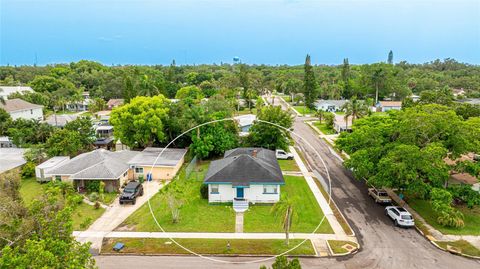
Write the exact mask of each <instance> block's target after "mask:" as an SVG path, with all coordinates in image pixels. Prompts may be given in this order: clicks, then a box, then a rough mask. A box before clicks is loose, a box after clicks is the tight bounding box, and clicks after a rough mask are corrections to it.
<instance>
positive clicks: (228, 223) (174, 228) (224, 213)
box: [117, 162, 235, 232]
mask: <svg viewBox="0 0 480 269" xmlns="http://www.w3.org/2000/svg"><path fill="white" fill-rule="evenodd" d="M208 165H209V162H203V163H201V164H199V165H198V166H197V168H198V169H199V172H197V173H198V174H197V175H195V173H192V174H191V175H190V177H189V179H185V169H184V168H182V171H181V172H180V175H179V179H177V180H174V181H173V182H172V183H170V184H169V185H167V186H166V187H165V189H164V191H160V192H159V193H158V194H156V195H155V196H153V197H152V199H151V200H150V202H151V205H152V208H153V212H154V213H155V216H156V218H157V220H158V221H159V223H160V224H161V225H162V227H163V228H164V229H165V230H166V231H169V232H179V231H182V232H234V231H235V212H234V211H233V208H232V206H231V204H218V205H209V204H208V200H207V199H202V198H201V196H200V186H201V185H202V182H203V178H204V175H205V173H206V172H207V169H208ZM177 181H179V182H177ZM182 181H183V182H185V181H186V184H180V183H182ZM176 185H179V186H180V185H181V192H182V193H183V194H184V195H183V196H184V202H183V205H182V206H181V208H180V219H179V221H178V222H177V223H173V222H172V214H171V211H170V209H169V207H168V205H167V203H166V200H165V197H166V195H165V194H166V192H171V191H173V189H175V187H176ZM125 227H127V228H128V229H133V230H134V231H143V232H153V231H159V228H158V227H157V225H156V224H155V222H154V220H153V217H152V216H151V214H150V210H149V208H148V204H144V205H143V206H142V207H140V208H139V209H138V210H137V211H135V212H134V213H133V214H132V215H130V216H129V217H128V218H127V219H126V220H125V221H124V223H122V224H121V225H120V226H119V228H117V229H120V230H121V229H122V228H125Z"/></svg>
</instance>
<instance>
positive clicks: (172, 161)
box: [128, 147, 187, 179]
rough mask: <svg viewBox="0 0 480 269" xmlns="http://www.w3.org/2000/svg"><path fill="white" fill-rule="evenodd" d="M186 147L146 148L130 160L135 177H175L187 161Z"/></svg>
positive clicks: (133, 176)
mask: <svg viewBox="0 0 480 269" xmlns="http://www.w3.org/2000/svg"><path fill="white" fill-rule="evenodd" d="M186 153H187V150H186V149H175V148H171V149H170V148H167V149H164V148H153V147H149V148H145V149H144V150H143V151H142V152H140V153H139V154H137V155H136V156H134V157H133V158H132V159H131V160H129V162H128V164H129V166H130V168H131V169H132V172H133V175H132V178H133V179H139V178H145V179H173V177H175V175H176V174H177V172H178V170H180V168H181V167H182V165H183V163H184V161H185V154H186Z"/></svg>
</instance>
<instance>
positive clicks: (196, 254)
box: [147, 118, 332, 264]
mask: <svg viewBox="0 0 480 269" xmlns="http://www.w3.org/2000/svg"><path fill="white" fill-rule="evenodd" d="M224 121H234V122H236V119H234V118H225V119H219V120H213V121H209V122H205V123H202V124H199V125H197V126H195V127H192V128H190V129H188V130H186V131H185V132H183V133H181V134H179V135H178V136H177V137H175V138H174V139H173V140H172V141H170V142H169V143H168V144H167V145H166V146H165V147H164V148H163V149H162V151H161V152H160V154H158V156H157V157H156V158H155V161H154V162H153V164H152V166H151V167H150V171H149V173H152V171H153V167H154V166H155V164H156V163H157V161H158V159H159V158H160V156H162V154H163V152H164V151H165V150H166V149H167V148H168V147H169V146H170V145H171V144H172V143H173V142H175V141H176V140H177V139H178V138H180V137H182V136H183V135H185V134H187V133H189V132H191V131H193V130H195V129H197V128H200V127H202V126H205V125H208V124H211V123H216V122H224ZM255 122H262V123H267V124H270V125H272V126H275V127H277V128H280V129H282V130H284V131H287V132H289V133H291V134H294V135H295V136H297V137H298V138H300V139H301V140H303V142H305V143H306V144H307V146H309V147H310V148H311V149H312V150H313V151H314V152H315V154H316V155H317V156H318V158H320V160H321V161H322V164H323V166H324V167H325V171H326V174H327V178H328V187H329V188H328V205H329V206H330V203H331V197H332V196H331V193H332V184H331V179H330V173H329V172H328V168H327V165H326V163H325V161H324V160H323V158H322V156H321V155H320V154H319V153H318V151H317V150H316V149H315V148H314V147H313V146H312V145H311V144H310V143H309V142H308V141H307V140H306V139H304V138H303V137H302V136H300V135H298V134H297V133H295V132H294V131H292V130H289V129H287V128H285V127H283V126H281V125H278V124H276V123H273V122H269V121H264V120H259V119H256V120H255ZM147 185H148V184H147ZM165 186H166V185H165ZM165 186H164V187H165ZM322 195H323V194H322ZM151 198H153V196H152V197H150V199H151ZM150 199H148V200H147V204H148V208H149V210H150V214H151V215H152V217H153V219H154V221H155V223H156V224H157V226H158V228H160V230H161V231H162V232H163V233H167V231H165V230H164V229H163V227H162V226H161V225H160V223H159V222H158V220H157V217H156V216H155V214H154V213H153V209H152V205H151V204H150ZM315 200H316V199H315ZM325 218H326V215H325V213H324V214H323V217H322V219H321V220H320V222H319V223H318V225H317V227H316V228H315V229H314V230H313V232H311V233H310V234H312V235H313V234H315V233H316V231H317V230H318V228H320V226H321V225H322V223H323V221H324V220H325ZM167 239H169V240H170V241H172V242H174V243H175V244H176V245H177V246H179V247H180V248H182V249H183V250H185V251H187V252H189V253H190V254H193V255H195V256H198V257H200V258H203V259H206V260H210V261H213V262H218V263H225V264H253V263H260V262H265V261H269V260H272V259H275V258H276V257H279V256H283V255H285V254H287V253H289V252H291V251H293V250H295V249H296V248H298V247H300V246H301V245H302V244H303V243H305V242H306V241H307V240H310V239H308V238H305V239H304V240H302V242H300V243H299V244H297V245H295V246H293V247H292V248H290V249H289V250H286V251H284V252H282V253H280V254H277V255H273V256H270V257H267V258H262V259H257V260H251V261H226V260H221V259H216V258H212V257H209V256H204V255H202V254H199V253H196V252H195V251H193V250H191V249H189V248H187V247H184V246H183V245H181V244H180V243H178V242H177V241H175V239H173V238H171V237H168V238H167Z"/></svg>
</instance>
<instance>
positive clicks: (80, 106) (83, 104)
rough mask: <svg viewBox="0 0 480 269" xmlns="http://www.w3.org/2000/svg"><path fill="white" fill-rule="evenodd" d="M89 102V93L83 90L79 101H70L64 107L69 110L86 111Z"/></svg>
mask: <svg viewBox="0 0 480 269" xmlns="http://www.w3.org/2000/svg"><path fill="white" fill-rule="evenodd" d="M91 102H92V100H91V99H90V93H88V92H83V93H82V100H81V101H79V102H70V103H68V104H67V105H66V107H67V109H68V110H70V111H87V110H88V106H89V105H90V103H91Z"/></svg>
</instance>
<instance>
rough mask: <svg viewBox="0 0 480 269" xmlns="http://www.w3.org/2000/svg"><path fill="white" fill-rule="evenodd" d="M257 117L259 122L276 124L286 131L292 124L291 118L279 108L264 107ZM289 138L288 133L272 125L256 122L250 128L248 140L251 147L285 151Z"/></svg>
mask: <svg viewBox="0 0 480 269" xmlns="http://www.w3.org/2000/svg"><path fill="white" fill-rule="evenodd" d="M257 117H258V119H259V120H263V121H267V122H271V123H274V124H278V125H280V126H282V127H284V128H287V129H288V128H291V127H292V124H293V120H292V116H291V115H290V114H289V113H288V112H287V111H284V110H282V108H281V107H280V106H264V107H263V108H262V109H261V110H259V111H258V115H257ZM289 138H290V136H289V134H288V132H286V131H285V130H283V129H281V128H279V127H277V126H273V125H272V124H268V123H264V122H257V123H255V124H253V126H252V128H250V136H249V140H250V143H251V144H252V145H253V146H257V147H263V148H268V149H284V150H286V149H287V148H288V145H289Z"/></svg>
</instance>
